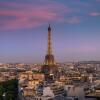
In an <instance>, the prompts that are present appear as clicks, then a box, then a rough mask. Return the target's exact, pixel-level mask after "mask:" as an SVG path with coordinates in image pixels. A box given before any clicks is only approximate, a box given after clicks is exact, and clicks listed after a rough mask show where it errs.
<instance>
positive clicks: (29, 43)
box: [0, 0, 100, 63]
mask: <svg viewBox="0 0 100 100" xmlns="http://www.w3.org/2000/svg"><path fill="white" fill-rule="evenodd" d="M49 23H50V24H51V27H52V40H53V53H54V55H55V59H56V61H58V62H59V61H60V62H65V61H73V60H100V0H0V62H3V63H5V62H22V63H32V62H33V63H35V62H43V60H44V56H45V54H46V49H47V27H48V25H49Z"/></svg>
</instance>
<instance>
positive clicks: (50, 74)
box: [41, 25, 58, 81]
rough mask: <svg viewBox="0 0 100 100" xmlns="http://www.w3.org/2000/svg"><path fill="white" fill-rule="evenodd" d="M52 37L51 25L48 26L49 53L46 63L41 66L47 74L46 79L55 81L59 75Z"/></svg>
mask: <svg viewBox="0 0 100 100" xmlns="http://www.w3.org/2000/svg"><path fill="white" fill-rule="evenodd" d="M51 41H52V39H51V27H50V25H49V27H48V46H47V54H46V56H45V60H44V64H43V66H42V67H41V71H42V72H43V73H44V74H45V80H46V81H53V80H54V79H55V77H56V76H57V75H56V74H57V69H58V68H57V66H56V64H55V60H54V55H53V53H52V42H51Z"/></svg>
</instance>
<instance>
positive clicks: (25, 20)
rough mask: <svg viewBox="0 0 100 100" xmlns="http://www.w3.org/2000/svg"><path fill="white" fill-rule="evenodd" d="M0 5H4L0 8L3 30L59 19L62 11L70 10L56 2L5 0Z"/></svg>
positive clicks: (29, 26)
mask: <svg viewBox="0 0 100 100" xmlns="http://www.w3.org/2000/svg"><path fill="white" fill-rule="evenodd" d="M0 5H2V6H3V7H5V9H1V10H0V16H4V17H6V19H5V20H2V18H1V19H0V27H1V28H0V29H3V30H5V29H23V28H33V27H37V26H40V25H42V24H44V23H48V22H51V21H57V20H58V19H59V20H61V19H63V14H64V13H68V12H70V9H68V8H67V7H65V6H64V5H62V4H61V5H60V4H58V3H54V4H47V5H33V4H19V3H8V2H6V3H0ZM52 5H53V6H52ZM54 5H55V6H54ZM6 7H8V9H7V8H6ZM7 17H14V19H7Z"/></svg>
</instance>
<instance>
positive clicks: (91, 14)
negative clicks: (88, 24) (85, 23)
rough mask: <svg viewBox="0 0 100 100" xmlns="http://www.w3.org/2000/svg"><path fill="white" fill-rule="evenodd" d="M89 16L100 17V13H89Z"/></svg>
mask: <svg viewBox="0 0 100 100" xmlns="http://www.w3.org/2000/svg"><path fill="white" fill-rule="evenodd" d="M89 16H94V17H95V16H100V13H99V12H91V13H89Z"/></svg>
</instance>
